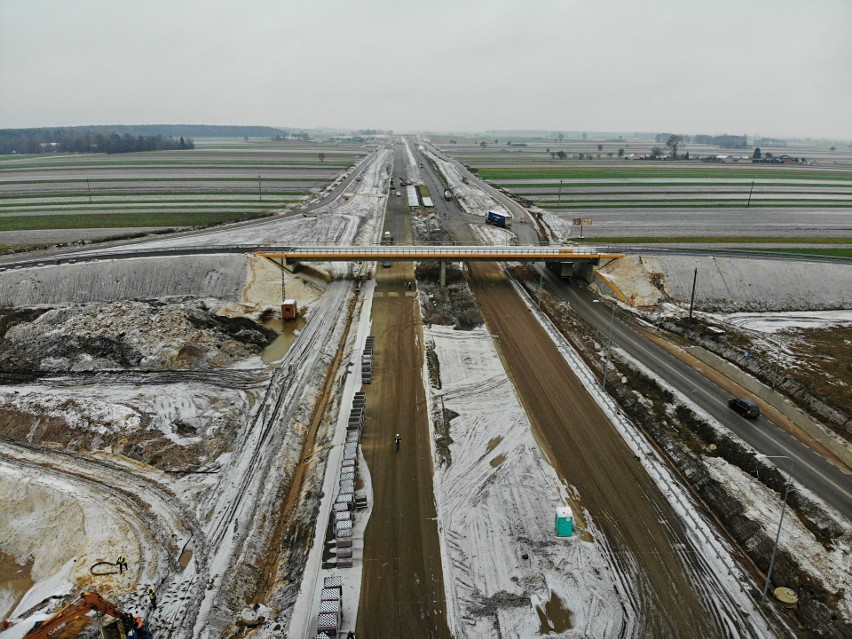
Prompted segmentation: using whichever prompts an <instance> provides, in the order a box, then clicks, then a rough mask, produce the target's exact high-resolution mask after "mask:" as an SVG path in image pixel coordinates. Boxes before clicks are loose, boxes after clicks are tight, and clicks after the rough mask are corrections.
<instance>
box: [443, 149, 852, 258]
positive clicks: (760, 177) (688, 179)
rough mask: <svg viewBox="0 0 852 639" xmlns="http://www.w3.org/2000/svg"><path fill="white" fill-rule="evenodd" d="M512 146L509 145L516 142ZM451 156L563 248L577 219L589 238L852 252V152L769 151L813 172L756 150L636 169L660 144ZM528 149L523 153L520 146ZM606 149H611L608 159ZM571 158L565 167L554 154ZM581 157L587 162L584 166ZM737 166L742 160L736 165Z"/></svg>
mask: <svg viewBox="0 0 852 639" xmlns="http://www.w3.org/2000/svg"><path fill="white" fill-rule="evenodd" d="M506 142H508V140H507V141H506ZM439 144H440V145H441V148H442V149H443V150H444V151H445V152H447V153H449V154H451V155H453V156H454V157H456V158H457V159H459V160H460V161H462V162H463V163H464V164H466V165H467V166H469V167H470V168H471V169H473V170H475V171H476V172H477V174H478V175H479V176H480V177H481V178H483V179H485V180H487V181H488V182H490V183H491V184H493V185H494V186H496V187H498V188H501V189H504V190H506V191H508V192H510V193H512V194H513V195H515V196H516V197H518V198H520V199H522V200H523V201H525V202H526V203H528V204H529V205H531V206H534V207H537V208H538V209H539V210H541V211H542V212H546V213H548V214H551V215H550V216H549V217H550V218H553V219H554V220H555V224H553V225H552V226H553V227H555V228H554V230H557V228H558V232H557V235H558V236H559V237H561V239H569V238H570V239H573V238H578V236H579V229H578V228H576V227H572V224H571V221H572V219H573V218H575V217H583V218H591V219H592V225H591V226H586V228H585V229H584V239H585V238H596V237H599V238H600V237H605V238H609V239H612V240H613V241H616V240H618V239H619V238H631V239H633V240H636V239H637V238H642V237H648V238H659V239H661V240H670V239H672V238H679V237H684V238H691V240H690V241H693V242H694V241H696V238H702V237H704V238H707V241H714V242H715V241H718V239H719V238H720V237H721V238H725V237H730V238H731V240H732V241H734V242H736V241H737V239H739V240H743V238H745V241H752V242H753V241H757V240H764V241H766V242H767V243H770V242H772V241H773V240H777V239H779V238H781V239H784V240H785V241H788V242H790V243H798V241H800V240H801V241H805V240H809V239H810V240H813V239H824V240H826V241H828V240H832V241H841V242H845V241H846V240H848V241H849V242H850V243H852V152H850V151H849V150H842V149H841V150H838V151H835V152H829V151H828V150H820V149H816V148H805V147H794V148H792V147H791V148H787V147H782V148H777V149H772V150H769V149H765V150H764V151H769V152H771V153H773V154H774V155H776V156H777V155H782V154H788V155H794V156H795V157H806V158H807V159H808V164H806V165H792V166H790V165H774V164H753V163H752V162H751V159H750V157H751V153H752V150H751V149H741V150H736V151H731V150H726V149H719V148H712V147H708V146H704V145H691V144H690V145H683V146H682V147H681V148H680V149H679V153H680V154H681V155H682V154H683V153H685V152H687V151H689V152H690V154H691V157H692V158H695V157H707V156H716V155H720V154H723V155H729V156H732V157H731V159H729V161H728V162H726V163H716V162H712V163H705V162H702V161H696V160H689V161H678V162H672V161H659V160H658V161H651V160H626V159H620V158H619V157H618V152H619V150H620V149H623V150H624V151H625V153H633V154H635V155H636V156H640V155H643V154H647V153H648V152H649V150H650V147H651V146H652V144H653V143H651V142H648V141H642V140H640V141H632V140H601V141H598V140H587V141H569V142H564V143H559V142H557V141H556V140H551V141H542V140H529V141H527V140H524V141H520V140H519V141H512V146H507V144H506V143H502V144H499V145H495V144H493V141H490V140H489V141H488V142H486V146H485V147H482V146H481V141H477V140H466V141H462V142H459V141H458V140H457V141H456V143H455V144H452V143H450V142H449V139H446V140H442V141H440V142H439ZM518 145H522V146H520V147H519V146H518ZM598 146H600V147H601V150H598ZM559 151H563V152H564V153H565V154H566V155H567V157H566V159H564V160H560V159H558V158H555V157H554V156H553V154H555V153H557V152H559ZM581 156H582V157H583V158H584V159H580V158H581ZM733 157H736V160H735V161H734V159H733Z"/></svg>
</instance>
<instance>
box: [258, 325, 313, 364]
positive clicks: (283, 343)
mask: <svg viewBox="0 0 852 639" xmlns="http://www.w3.org/2000/svg"><path fill="white" fill-rule="evenodd" d="M263 325H264V326H265V327H266V328H271V329H272V330H273V331H275V332H276V333H278V337H276V338H275V340H274V341H273V342H272V343H271V344H270V345H269V346H267V347H266V348H265V349H264V350H263V353H261V355H260V358H261V359H262V360H263V362H264V363H265V364H274V363H276V362H280V361H281V360H282V359H283V358H284V356H285V355H286V354H287V351H288V350H290V347H291V346H292V345H293V342H295V341H296V338H297V337H298V336H299V332H300V331H301V330H302V329H303V328H304V326H305V320H304V319H303V318H301V317H297V318H296V319H294V320H288V321H286V322H285V321H284V320H282V319H271V320H269V321H267V322H264V324H263Z"/></svg>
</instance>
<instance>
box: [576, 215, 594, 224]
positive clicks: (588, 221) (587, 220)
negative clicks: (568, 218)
mask: <svg viewBox="0 0 852 639" xmlns="http://www.w3.org/2000/svg"><path fill="white" fill-rule="evenodd" d="M591 223H592V218H590V217H575V218H574V226H583V225H586V226H588V225H589V224H591Z"/></svg>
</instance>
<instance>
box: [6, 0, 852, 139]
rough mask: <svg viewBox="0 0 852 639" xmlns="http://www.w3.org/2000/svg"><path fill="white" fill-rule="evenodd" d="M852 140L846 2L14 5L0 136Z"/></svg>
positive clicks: (9, 3) (119, 1)
mask: <svg viewBox="0 0 852 639" xmlns="http://www.w3.org/2000/svg"><path fill="white" fill-rule="evenodd" d="M153 123H157V124H160V123H192V124H265V125H271V126H282V127H298V128H302V127H304V128H312V127H341V128H382V129H394V130H395V131H414V130H446V131H483V130H489V129H540V130H547V131H559V130H565V131H584V130H586V131H627V132H630V131H672V132H677V133H687V134H689V133H731V134H743V133H746V134H749V135H770V136H811V137H830V138H843V139H852V1H850V0H797V1H785V0H767V1H757V0H755V1H752V0H635V1H627V0H584V1H578V0H561V1H558V0H467V1H466V0H449V1H444V0H340V1H335V0H327V1H324V0H304V1H303V0H239V1H238V0H233V1H230V0H229V1H217V0H203V1H201V0H199V1H195V0H133V1H125V0H73V1H72V0H0V127H37V126H62V125H79V124H153Z"/></svg>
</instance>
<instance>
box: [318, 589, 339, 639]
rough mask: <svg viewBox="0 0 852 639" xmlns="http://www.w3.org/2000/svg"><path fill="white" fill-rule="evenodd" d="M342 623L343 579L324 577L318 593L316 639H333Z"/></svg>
mask: <svg viewBox="0 0 852 639" xmlns="http://www.w3.org/2000/svg"><path fill="white" fill-rule="evenodd" d="M342 623H343V579H342V578H341V577H340V576H339V575H332V576H330V577H326V578H325V580H324V581H323V584H322V590H321V591H320V605H319V614H318V615H317V634H316V639H331V638H332V637H334V639H336V638H337V633H338V632H340V626H341V624H342Z"/></svg>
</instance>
